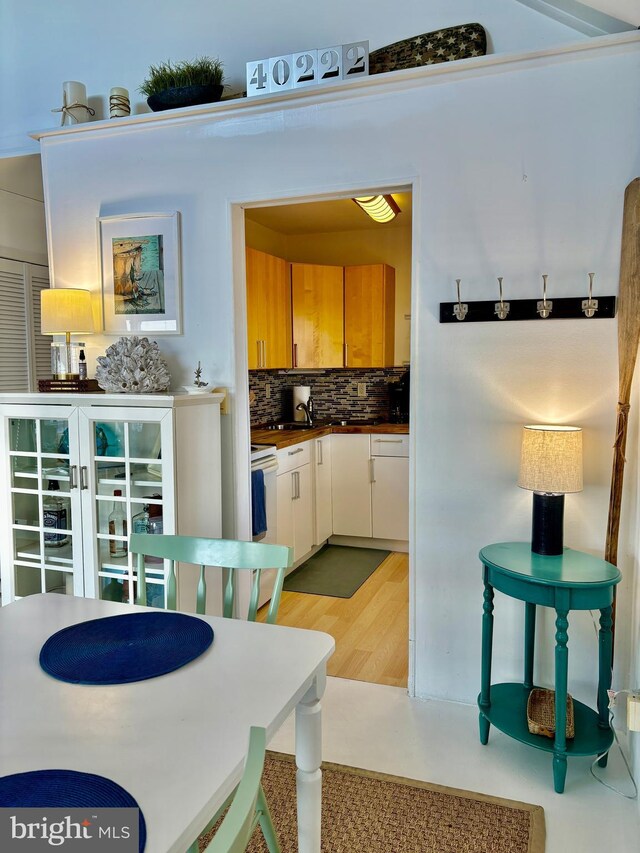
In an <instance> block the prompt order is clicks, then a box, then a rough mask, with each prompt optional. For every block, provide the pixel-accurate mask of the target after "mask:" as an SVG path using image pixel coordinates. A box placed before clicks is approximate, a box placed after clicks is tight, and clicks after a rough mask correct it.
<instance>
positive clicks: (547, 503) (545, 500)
mask: <svg viewBox="0 0 640 853" xmlns="http://www.w3.org/2000/svg"><path fill="white" fill-rule="evenodd" d="M518 485H519V486H520V488H521V489H529V490H530V491H532V492H533V516H532V525H531V550H532V551H533V552H534V553H535V554H542V555H543V556H545V557H555V556H558V555H560V554H562V551H563V526H564V496H565V494H569V493H570V492H581V491H582V430H581V429H580V427H574V426H552V425H530V426H525V427H524V428H523V430H522V452H521V456H520V476H519V477H518Z"/></svg>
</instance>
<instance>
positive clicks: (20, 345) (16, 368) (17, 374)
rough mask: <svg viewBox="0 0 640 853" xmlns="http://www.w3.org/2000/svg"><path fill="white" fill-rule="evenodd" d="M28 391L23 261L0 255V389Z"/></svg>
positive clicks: (1, 390) (27, 350)
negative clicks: (19, 261)
mask: <svg viewBox="0 0 640 853" xmlns="http://www.w3.org/2000/svg"><path fill="white" fill-rule="evenodd" d="M28 390H29V346H28V334H27V306H26V301H25V264H21V263H18V262H17V261H9V260H6V259H5V258H0V392H4V391H28Z"/></svg>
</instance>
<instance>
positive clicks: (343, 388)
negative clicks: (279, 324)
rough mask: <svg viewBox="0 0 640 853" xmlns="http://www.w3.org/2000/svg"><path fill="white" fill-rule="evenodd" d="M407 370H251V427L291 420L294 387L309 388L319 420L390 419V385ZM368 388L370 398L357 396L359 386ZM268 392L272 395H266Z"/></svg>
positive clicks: (391, 368) (388, 368)
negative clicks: (304, 371) (363, 385)
mask: <svg viewBox="0 0 640 853" xmlns="http://www.w3.org/2000/svg"><path fill="white" fill-rule="evenodd" d="M407 369H408V368H406V367H384V368H371V369H360V370H349V369H345V368H341V369H338V370H328V369H327V370H324V371H322V372H321V373H283V372H281V371H278V370H250V371H249V399H250V411H251V426H257V425H258V424H265V423H270V422H271V421H291V420H293V413H292V390H291V389H292V388H293V386H294V385H309V386H310V387H311V396H312V397H313V402H314V407H315V417H316V418H317V419H318V420H327V419H334V420H340V419H343V418H345V419H349V420H355V419H360V418H361V419H363V420H364V419H369V418H382V419H384V420H386V419H387V418H388V416H389V388H388V386H389V383H390V382H397V381H398V380H399V379H400V377H401V376H403V375H404V373H405V372H406V371H407ZM362 382H364V383H365V385H366V386H367V388H366V391H367V396H366V397H358V383H362ZM268 393H269V396H267V394H268Z"/></svg>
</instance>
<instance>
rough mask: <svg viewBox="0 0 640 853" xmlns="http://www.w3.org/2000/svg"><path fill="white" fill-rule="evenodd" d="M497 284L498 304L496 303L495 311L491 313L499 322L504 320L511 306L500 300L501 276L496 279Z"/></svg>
mask: <svg viewBox="0 0 640 853" xmlns="http://www.w3.org/2000/svg"><path fill="white" fill-rule="evenodd" d="M498 284H499V286H500V302H496V304H495V311H494V312H493V313H494V314H497V315H498V319H499V320H506V319H507V314H508V313H509V309H510V308H511V306H510V305H509V303H508V302H504V300H503V299H502V276H500V278H499V279H498Z"/></svg>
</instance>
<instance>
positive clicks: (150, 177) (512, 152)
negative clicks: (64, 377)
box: [44, 41, 640, 702]
mask: <svg viewBox="0 0 640 853" xmlns="http://www.w3.org/2000/svg"><path fill="white" fill-rule="evenodd" d="M639 72H640V43H639V42H638V41H635V43H634V44H630V45H628V46H627V47H626V48H619V49H618V48H616V47H610V48H604V47H603V48H601V49H600V50H599V51H598V50H589V51H578V52H576V53H572V54H563V55H562V56H558V57H556V58H555V59H554V61H553V62H551V63H546V62H545V63H543V62H541V61H535V62H533V63H532V65H531V66H530V67H529V66H528V65H527V64H523V63H519V64H516V65H515V66H513V67H511V68H509V67H506V66H503V67H502V69H501V72H498V71H497V70H496V67H495V66H491V67H490V68H489V72H488V73H486V74H483V73H482V72H481V71H480V70H479V69H477V70H476V71H475V72H474V76H473V77H466V76H459V75H458V74H456V73H452V74H450V75H448V76H439V75H438V76H425V77H424V79H423V80H422V83H421V84H420V85H415V83H416V81H415V80H414V81H413V83H411V85H407V86H406V87H405V86H404V84H402V85H400V84H398V85H397V86H396V85H394V84H393V82H392V81H391V80H390V78H388V79H389V82H385V81H381V82H380V83H379V85H378V84H376V86H375V87H374V88H368V89H366V91H365V92H364V94H360V95H357V96H355V97H353V98H347V99H344V100H343V99H338V98H333V99H326V100H322V101H319V102H317V103H315V104H309V103H308V102H307V101H304V100H303V101H291V102H288V103H286V104H283V105H282V107H281V108H279V107H278V106H277V105H271V106H267V107H265V108H264V109H260V107H259V106H256V107H255V109H254V108H238V109H236V110H231V111H229V112H223V113H218V117H216V113H215V112H212V113H209V114H208V115H204V116H202V117H200V118H198V119H196V120H192V121H190V122H184V123H183V122H177V121H176V122H171V121H169V122H165V123H160V124H155V125H144V126H140V125H138V126H131V127H130V128H124V129H123V130H121V131H118V132H115V130H113V131H112V132H111V133H91V132H81V133H76V134H71V135H67V136H64V137H55V136H54V137H50V138H49V139H47V140H45V142H44V167H45V184H46V195H47V201H48V210H49V216H50V237H51V241H52V258H53V262H54V275H55V280H56V283H57V284H58V285H62V286H64V285H71V284H72V283H74V282H78V281H80V280H82V281H83V282H84V283H85V284H87V285H88V286H91V287H93V288H94V290H95V291H96V294H97V292H98V288H99V277H98V261H97V245H96V230H95V219H96V217H97V216H99V215H101V214H103V215H106V214H115V213H125V212H135V211H149V210H176V209H177V210H180V211H181V213H182V218H183V257H184V264H183V267H184V297H185V298H184V301H185V311H184V314H185V335H184V337H178V338H169V337H167V338H163V339H161V342H160V343H161V348H162V350H163V351H164V352H166V353H167V354H168V356H169V360H170V363H171V367H172V370H173V371H174V375H175V381H176V384H181V383H182V382H183V381H185V380H186V378H187V376H188V372H189V370H190V368H191V364H192V363H193V362H194V361H197V360H198V359H200V360H201V361H202V364H203V367H204V368H205V373H206V374H207V377H208V378H210V377H211V378H213V379H214V382H215V383H216V384H221V385H229V386H231V387H232V389H233V390H234V394H235V388H234V382H235V375H236V359H237V360H238V363H237V368H238V371H239V374H238V375H240V374H241V373H242V371H243V370H244V369H245V368H246V363H245V362H244V361H243V348H244V344H243V338H242V334H241V330H240V329H238V333H237V334H238V336H239V337H238V338H237V339H236V337H235V335H234V293H233V284H232V283H233V264H232V258H233V254H232V251H231V222H232V219H234V220H235V221H241V219H240V220H239V219H238V216H237V215H234V216H233V217H232V215H231V205H232V203H233V202H238V201H246V202H248V203H251V202H258V203H259V202H261V201H266V200H269V199H272V198H283V199H287V200H293V199H295V198H298V197H301V196H312V195H315V194H317V195H318V196H321V195H326V194H327V193H331V192H332V191H336V192H341V193H344V192H351V191H353V190H358V189H362V188H365V187H371V186H376V185H380V186H385V185H386V186H393V185H395V186H397V185H398V184H401V183H408V182H409V181H411V180H412V179H413V180H414V194H413V201H414V221H415V228H414V249H415V268H414V275H413V281H414V303H413V312H412V313H413V315H414V327H415V334H414V340H413V353H412V365H413V368H412V372H413V375H412V391H413V405H414V409H413V418H412V435H413V437H414V440H415V454H414V458H413V466H414V472H413V473H414V486H415V494H414V500H413V506H414V549H415V551H414V555H413V556H414V559H413V566H414V570H415V584H416V587H415V607H416V630H415V638H414V639H415V649H416V660H417V669H416V690H417V693H418V694H419V695H421V696H435V697H445V698H449V699H459V700H463V701H469V702H470V701H474V699H475V696H476V695H477V692H478V685H479V664H480V657H479V642H480V616H481V601H482V596H481V581H480V577H481V575H480V566H479V562H478V559H477V553H478V549H479V548H480V547H481V546H482V545H484V544H487V543H489V542H491V541H500V540H517V539H521V540H526V539H527V538H528V536H529V528H530V516H531V495H530V494H529V493H526V492H523V491H520V490H519V489H517V487H516V486H515V479H516V474H517V466H518V448H519V438H520V427H521V425H522V424H523V423H526V422H530V421H547V420H552V421H557V422H563V423H577V424H579V425H581V426H582V427H583V428H584V430H585V448H586V466H585V489H584V491H583V492H582V493H581V494H578V495H571V496H569V497H568V498H567V513H566V514H567V523H566V541H567V544H570V545H574V546H577V547H580V548H582V549H585V550H590V551H592V552H594V553H597V554H602V550H603V544H604V536H605V526H606V517H607V503H608V488H609V474H610V464H611V446H612V443H613V432H614V422H615V416H614V412H615V402H616V384H617V363H616V324H615V322H613V321H607V320H594V321H592V322H588V321H584V320H575V321H549V322H547V323H524V322H523V323H505V324H500V323H490V324H487V323H482V324H456V325H440V324H439V323H438V319H437V318H438V305H439V303H440V302H441V301H448V300H451V299H452V298H453V295H454V279H455V278H456V277H460V278H461V279H462V282H463V296H464V297H466V298H468V299H483V298H484V299H486V298H493V297H494V295H495V292H496V284H495V277H496V276H497V275H502V276H504V280H505V296H506V298H518V297H533V296H535V295H537V293H538V291H539V287H540V275H541V273H549V276H550V279H549V287H550V292H549V295H550V298H554V297H555V296H566V295H577V294H581V293H583V292H585V289H586V286H587V272H589V271H595V272H596V273H597V278H596V292H597V294H608V293H615V292H616V290H617V279H618V271H619V251H620V226H621V213H622V198H623V193H624V188H625V186H626V184H627V183H628V182H629V181H630V180H631V179H632V178H633V177H634V176H635V175H636V174H638V173H639V172H640V127H639V126H638V122H637V116H636V115H635V113H634V111H633V110H631V109H629V104H633V103H637V101H638V96H639V95H640V73H639ZM390 77H392V75H390ZM429 81H431V83H430V82H429ZM434 81H435V82H434ZM447 81H449V82H447ZM365 135H366V136H367V138H368V139H369V140H370V142H369V143H368V144H367V145H363V144H362V139H363V136H365ZM98 164H99V166H98ZM70 174H73V176H74V180H73V181H72V182H70V181H69V175H70ZM238 240H241V241H242V242H241V243H240V246H239V248H238V242H237V241H238ZM243 244H244V235H243V234H242V233H238V234H236V247H235V252H236V258H237V259H239V263H241V262H242V261H241V259H242V255H243V252H242V245H243ZM240 272H241V271H240ZM241 289H242V288H241V287H240V286H239V287H238V298H239V299H240V301H242V296H241ZM99 343H100V345H101V346H104V344H105V343H106V341H102V342H100V341H99ZM239 391H240V397H239V398H236V399H235V400H234V403H235V405H236V412H235V416H236V418H237V419H238V421H239V422H242V421H243V419H244V418H245V417H246V399H244V397H243V396H242V394H243V393H244V388H243V387H241V388H240V389H239ZM236 435H237V438H238V439H240V438H241V436H242V431H241V430H237V432H236ZM246 449H247V448H246V446H239V447H238V448H237V451H238V453H239V458H240V460H241V462H242V460H243V459H244V454H245V453H246ZM225 452H226V453H230V452H231V449H230V448H229V447H227V448H226V451H225ZM243 464H246V463H243ZM237 488H238V489H240V490H241V491H242V490H243V489H245V488H246V483H244V482H239V483H238V484H237ZM240 532H243V528H242V527H241V528H240ZM624 535H625V537H626V538H625V542H626V545H625V548H624V551H622V550H621V568H622V571H623V573H624V575H625V581H624V584H623V585H622V588H621V590H620V598H619V600H620V604H621V606H620V611H619V624H618V638H617V643H618V647H617V657H616V663H617V668H618V671H619V672H620V676H619V680H620V681H624V680H626V679H627V678H628V665H629V654H630V638H631V636H632V633H635V632H636V631H637V628H636V627H635V626H634V627H632V626H631V621H630V619H631V617H630V609H631V605H632V604H633V597H632V596H633V586H634V573H635V564H636V561H637V553H638V549H637V545H636V540H635V536H636V527H635V524H632V525H631V526H630V528H629V529H628V530H627V531H626V532H625V534H624ZM497 598H499V600H498V601H497V606H496V613H497V619H496V635H495V664H494V675H495V678H496V679H503V678H509V679H511V678H517V677H518V676H519V675H520V673H521V669H522V627H523V613H522V607H521V606H520V605H518V604H517V603H516V602H514V601H511V600H506V599H504V598H502V597H497ZM543 629H544V630H543ZM552 633H553V632H552V625H551V620H550V618H549V614H547V613H545V614H543V615H541V621H540V631H539V639H538V646H539V663H540V666H539V670H538V676H537V677H538V679H539V680H540V681H542V682H543V683H549V681H550V678H551V667H550V663H551V660H552V642H553V641H552ZM569 649H570V673H571V686H572V689H573V692H574V694H575V695H576V696H577V697H578V698H584V699H586V700H588V701H590V702H592V701H593V696H594V682H595V675H594V673H595V669H596V665H595V660H596V654H597V644H596V640H595V637H594V632H593V627H592V625H591V622H590V617H589V615H588V614H572V616H571V620H570V629H569Z"/></svg>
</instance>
